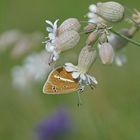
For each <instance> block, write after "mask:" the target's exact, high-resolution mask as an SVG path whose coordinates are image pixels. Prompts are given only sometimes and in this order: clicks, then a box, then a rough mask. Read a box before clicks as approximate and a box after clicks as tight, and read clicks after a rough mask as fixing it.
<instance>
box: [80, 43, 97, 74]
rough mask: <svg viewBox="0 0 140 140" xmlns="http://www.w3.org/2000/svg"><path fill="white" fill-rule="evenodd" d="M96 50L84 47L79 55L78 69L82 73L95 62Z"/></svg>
mask: <svg viewBox="0 0 140 140" xmlns="http://www.w3.org/2000/svg"><path fill="white" fill-rule="evenodd" d="M96 56H97V53H96V50H94V49H93V48H92V47H91V46H88V45H87V46H85V47H84V48H83V49H82V50H81V52H80V55H79V59H78V68H80V71H82V72H83V73H86V72H87V71H88V69H89V68H90V66H91V65H92V63H93V62H94V61H95V60H96Z"/></svg>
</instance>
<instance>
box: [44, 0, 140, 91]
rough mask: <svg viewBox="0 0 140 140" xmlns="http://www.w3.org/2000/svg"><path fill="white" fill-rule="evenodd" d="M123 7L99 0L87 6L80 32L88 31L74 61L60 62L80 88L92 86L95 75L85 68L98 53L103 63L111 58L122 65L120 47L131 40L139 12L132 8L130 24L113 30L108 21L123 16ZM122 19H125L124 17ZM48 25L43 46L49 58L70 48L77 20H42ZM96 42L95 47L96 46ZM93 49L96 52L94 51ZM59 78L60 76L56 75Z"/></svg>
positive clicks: (57, 56) (95, 82) (118, 20)
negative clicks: (49, 53) (60, 21)
mask: <svg viewBox="0 0 140 140" xmlns="http://www.w3.org/2000/svg"><path fill="white" fill-rule="evenodd" d="M124 15H125V9H124V7H123V6H122V5H121V4H120V3H117V2H114V1H110V2H102V3H101V2H99V3H97V4H92V5H90V6H89V13H88V14H87V17H88V18H89V19H88V25H86V26H85V27H84V33H85V34H88V37H87V40H86V42H85V46H84V47H83V48H82V50H81V52H80V55H79V60H78V64H77V65H73V64H72V63H70V62H66V63H65V64H64V66H63V67H64V69H65V70H66V71H67V72H68V73H71V76H72V78H73V79H74V80H77V81H78V82H79V84H80V89H83V88H84V87H85V85H89V86H91V87H92V88H94V87H95V86H96V85H97V83H98V82H97V81H96V78H95V77H93V76H90V75H89V74H88V72H89V68H90V67H91V66H92V64H93V63H94V62H95V60H96V57H97V56H99V57H100V59H101V62H102V63H103V64H111V63H113V62H115V63H116V64H117V66H122V65H123V64H124V63H125V62H126V58H125V56H124V54H123V53H122V52H123V48H124V47H125V46H126V45H127V44H128V43H129V42H131V43H133V44H138V43H135V42H134V41H133V40H131V38H132V37H134V35H135V33H136V32H137V31H138V28H139V24H140V12H139V11H137V10H135V11H134V14H133V15H132V17H131V18H130V19H131V22H130V23H131V27H130V28H127V29H126V28H122V29H120V31H119V32H116V31H115V30H114V29H113V27H112V26H111V24H112V23H113V24H117V23H118V22H122V21H123V19H125V16H124ZM125 21H126V20H125ZM46 22H47V24H49V25H50V26H51V28H50V27H47V31H48V33H49V34H48V39H47V41H46V42H45V43H46V50H47V51H48V52H51V53H52V62H53V61H56V60H57V59H58V58H59V54H60V52H62V51H65V50H68V49H70V48H73V47H74V46H76V44H77V43H78V41H79V39H80V36H79V33H78V31H79V29H80V22H79V21H78V20H77V19H75V18H69V19H66V20H65V21H64V22H63V23H62V24H61V25H60V26H59V27H58V26H57V22H58V20H56V21H55V22H54V24H52V23H51V22H50V21H48V20H47V21H46ZM96 46H97V47H96ZM97 49H98V52H99V55H97ZM60 80H61V78H60Z"/></svg>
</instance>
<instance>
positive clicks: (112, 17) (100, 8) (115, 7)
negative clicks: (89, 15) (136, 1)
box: [96, 1, 124, 22]
mask: <svg viewBox="0 0 140 140" xmlns="http://www.w3.org/2000/svg"><path fill="white" fill-rule="evenodd" d="M96 13H97V14H98V15H99V16H101V17H102V18H104V19H105V20H107V21H110V22H118V21H120V20H121V19H122V18H123V16H124V7H123V6H122V5H121V4H119V3H117V2H114V1H110V2H104V3H97V11H96Z"/></svg>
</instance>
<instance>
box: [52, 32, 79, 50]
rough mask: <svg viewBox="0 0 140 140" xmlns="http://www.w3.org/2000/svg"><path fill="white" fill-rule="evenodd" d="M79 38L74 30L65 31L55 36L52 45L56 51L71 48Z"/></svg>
mask: <svg viewBox="0 0 140 140" xmlns="http://www.w3.org/2000/svg"><path fill="white" fill-rule="evenodd" d="M79 40H80V36H79V34H78V33H77V32H76V31H74V30H72V31H66V32H64V33H63V34H61V35H60V36H59V37H57V38H56V40H55V42H54V46H55V48H56V51H60V52H61V51H65V50H68V49H71V48H73V47H74V46H76V45H77V43H78V42H79Z"/></svg>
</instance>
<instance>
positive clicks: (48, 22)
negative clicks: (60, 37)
mask: <svg viewBox="0 0 140 140" xmlns="http://www.w3.org/2000/svg"><path fill="white" fill-rule="evenodd" d="M45 22H46V23H47V24H49V25H51V26H52V27H53V23H52V22H51V21H49V20H46V21H45Z"/></svg>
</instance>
